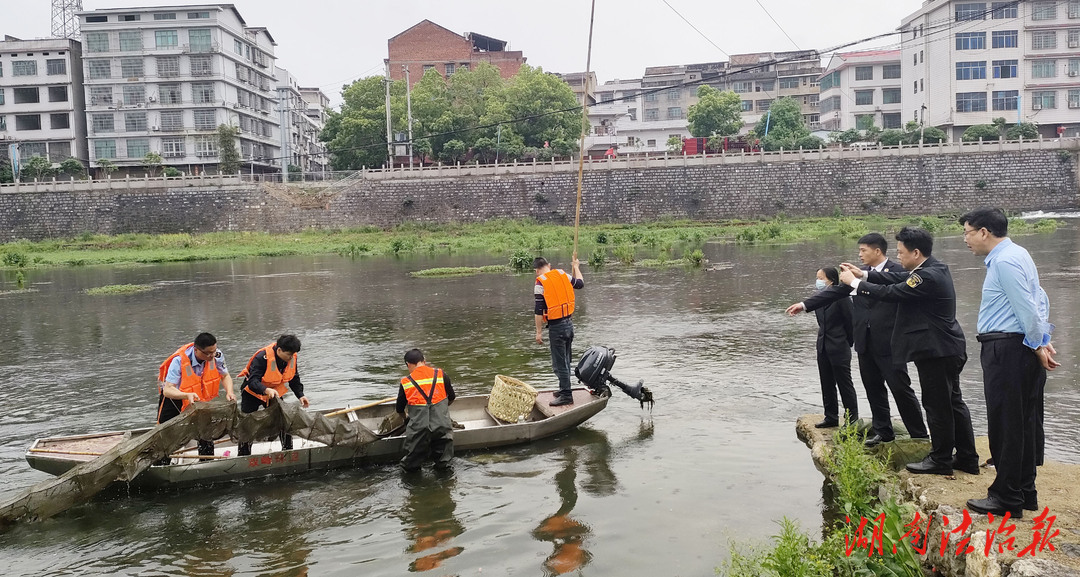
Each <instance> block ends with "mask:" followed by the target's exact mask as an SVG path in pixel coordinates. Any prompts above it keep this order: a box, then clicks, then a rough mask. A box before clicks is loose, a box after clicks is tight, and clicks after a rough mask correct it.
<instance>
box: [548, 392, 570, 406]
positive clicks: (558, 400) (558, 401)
mask: <svg viewBox="0 0 1080 577" xmlns="http://www.w3.org/2000/svg"><path fill="white" fill-rule="evenodd" d="M573 404H574V397H571V396H569V395H567V396H565V397H555V399H554V400H553V401H551V402H550V403H548V406H549V407H561V406H563V405H573Z"/></svg>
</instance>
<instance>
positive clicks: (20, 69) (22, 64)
mask: <svg viewBox="0 0 1080 577" xmlns="http://www.w3.org/2000/svg"><path fill="white" fill-rule="evenodd" d="M11 75H12V76H37V60H12V61H11Z"/></svg>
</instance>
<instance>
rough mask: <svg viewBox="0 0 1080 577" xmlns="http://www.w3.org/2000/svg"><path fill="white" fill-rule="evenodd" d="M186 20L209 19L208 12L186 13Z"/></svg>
mask: <svg viewBox="0 0 1080 577" xmlns="http://www.w3.org/2000/svg"><path fill="white" fill-rule="evenodd" d="M187 17H188V20H205V19H207V18H209V17H210V13H209V12H188V13H187Z"/></svg>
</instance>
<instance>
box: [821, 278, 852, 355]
mask: <svg viewBox="0 0 1080 577" xmlns="http://www.w3.org/2000/svg"><path fill="white" fill-rule="evenodd" d="M845 288H848V292H851V289H850V287H845ZM821 292H824V291H821ZM814 314H815V315H817V324H818V331H817V352H818V354H819V355H822V354H823V355H825V356H827V357H828V358H829V360H831V361H838V362H845V361H846V362H851V343H852V340H853V339H854V334H853V332H852V330H851V299H848V298H844V299H840V300H837V301H836V302H834V303H832V304H830V305H827V306H825V307H822V308H819V309H818V310H816V311H814Z"/></svg>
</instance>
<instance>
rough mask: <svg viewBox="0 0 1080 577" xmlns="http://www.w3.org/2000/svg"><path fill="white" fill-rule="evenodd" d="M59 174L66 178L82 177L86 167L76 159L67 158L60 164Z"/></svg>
mask: <svg viewBox="0 0 1080 577" xmlns="http://www.w3.org/2000/svg"><path fill="white" fill-rule="evenodd" d="M60 172H62V173H64V174H66V175H68V176H78V177H80V178H81V177H82V176H83V175H84V174H86V167H85V166H83V163H82V162H80V161H79V159H78V158H69V159H67V160H65V161H64V162H61V163H60Z"/></svg>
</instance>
